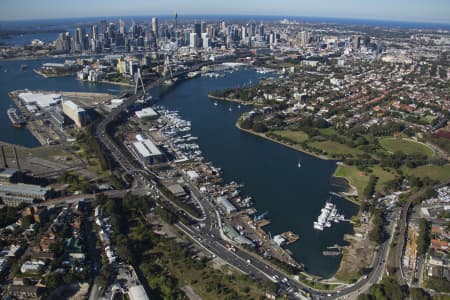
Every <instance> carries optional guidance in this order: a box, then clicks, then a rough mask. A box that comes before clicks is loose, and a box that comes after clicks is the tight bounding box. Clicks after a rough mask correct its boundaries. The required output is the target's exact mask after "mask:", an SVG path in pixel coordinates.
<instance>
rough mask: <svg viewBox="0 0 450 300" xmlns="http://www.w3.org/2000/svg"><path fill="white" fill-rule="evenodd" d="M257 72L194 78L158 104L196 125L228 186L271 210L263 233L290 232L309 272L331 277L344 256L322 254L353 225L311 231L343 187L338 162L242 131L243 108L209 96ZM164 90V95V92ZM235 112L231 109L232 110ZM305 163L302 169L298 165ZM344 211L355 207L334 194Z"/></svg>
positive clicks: (347, 212)
mask: <svg viewBox="0 0 450 300" xmlns="http://www.w3.org/2000/svg"><path fill="white" fill-rule="evenodd" d="M259 77H260V75H258V74H257V73H256V72H255V71H254V70H243V71H238V72H235V73H233V74H230V75H227V76H225V77H219V78H208V77H196V78H195V79H191V80H187V81H184V82H181V83H180V84H178V85H177V86H176V87H175V88H173V89H170V90H169V91H165V90H162V91H161V90H155V91H154V93H155V96H158V95H159V94H160V95H159V96H160V101H159V104H161V105H163V106H165V107H167V108H169V109H171V110H177V111H179V114H180V116H181V117H182V118H183V119H186V120H189V121H191V122H192V130H191V133H192V134H193V135H194V136H197V137H199V140H198V144H199V145H200V149H201V150H202V152H203V154H204V156H205V157H206V159H207V160H209V161H212V162H213V163H214V165H215V166H217V167H220V168H222V170H223V171H224V179H225V181H226V182H230V181H237V182H239V183H243V184H245V187H244V188H243V190H242V192H243V193H245V194H246V195H249V196H252V197H253V199H254V201H255V207H256V208H257V209H258V211H259V212H260V213H262V212H265V211H268V212H269V214H268V218H269V219H270V220H271V224H270V225H269V226H267V227H265V229H266V230H267V231H270V232H271V234H272V236H274V235H276V234H279V233H281V232H284V231H287V230H292V231H294V232H295V233H298V234H299V235H300V240H299V241H297V242H295V243H293V244H291V245H290V246H288V249H289V250H291V251H292V253H293V255H294V257H295V258H296V259H297V260H298V261H300V262H302V263H304V264H305V266H306V268H307V271H309V272H311V273H314V274H317V275H321V276H324V277H328V276H331V275H333V274H334V273H335V272H336V270H337V268H338V267H339V263H340V257H336V256H334V257H333V256H323V254H322V251H324V250H327V249H326V247H328V246H332V245H334V244H339V245H342V244H343V243H344V241H343V235H344V234H345V233H349V232H351V230H352V227H351V225H350V224H349V223H346V222H340V223H338V224H336V223H334V224H333V226H332V227H331V228H327V230H324V231H317V230H314V229H313V222H314V221H315V220H316V219H317V216H318V215H319V214H320V210H321V208H322V207H323V206H324V203H325V202H326V201H327V200H328V199H329V198H330V196H331V195H330V193H329V192H330V191H337V189H338V188H339V187H337V186H335V185H334V182H332V178H331V177H332V174H333V172H334V170H335V168H336V163H335V162H334V161H326V160H321V159H318V158H315V157H312V156H309V155H306V154H303V153H301V152H298V151H295V150H292V149H290V148H287V147H284V146H282V145H279V144H276V143H273V142H271V141H268V140H265V139H262V138H260V137H257V136H254V135H251V134H248V133H245V132H242V131H240V130H238V129H237V128H236V126H235V123H236V121H237V119H238V117H239V115H240V114H241V113H242V112H243V111H244V109H251V108H248V107H247V108H244V107H241V108H238V105H237V104H234V103H229V102H222V101H217V105H214V102H216V101H214V100H211V99H209V98H208V96H207V94H208V92H210V91H213V90H217V89H223V88H230V87H237V86H241V85H243V84H248V83H249V82H250V81H252V82H253V83H256V82H257V81H258V78H259ZM161 92H162V93H161ZM230 108H231V110H230ZM299 161H301V167H300V168H299V167H298V162H299ZM331 201H332V202H333V203H335V204H336V205H337V208H338V210H339V212H340V213H342V214H344V215H345V216H346V217H347V218H350V217H351V216H352V215H354V214H355V213H356V212H357V207H356V206H355V205H354V204H352V203H350V202H348V201H347V200H345V199H342V198H339V197H335V196H331Z"/></svg>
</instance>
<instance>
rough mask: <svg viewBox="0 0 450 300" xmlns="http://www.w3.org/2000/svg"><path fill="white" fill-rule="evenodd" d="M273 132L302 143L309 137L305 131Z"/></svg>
mask: <svg viewBox="0 0 450 300" xmlns="http://www.w3.org/2000/svg"><path fill="white" fill-rule="evenodd" d="M272 134H274V135H275V136H279V137H282V138H285V139H287V140H289V141H291V142H292V143H295V144H299V143H302V142H304V141H306V140H307V139H308V135H307V134H306V133H304V132H303V131H294V130H276V131H273V132H272Z"/></svg>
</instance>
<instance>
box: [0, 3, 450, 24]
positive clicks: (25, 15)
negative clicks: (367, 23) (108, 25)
mask: <svg viewBox="0 0 450 300" xmlns="http://www.w3.org/2000/svg"><path fill="white" fill-rule="evenodd" d="M175 11H176V12H178V14H179V15H180V16H182V15H183V14H184V15H192V14H197V15H199V14H213V15H220V14H228V15H229V14H236V15H242V14H246V15H249V14H251V15H280V16H284V15H285V16H317V17H338V18H358V19H383V20H402V21H431V22H445V23H450V0H271V1H269V0H0V20H13V19H58V18H66V17H95V16H137V15H141V16H142V15H148V16H151V15H169V14H172V13H174V12H175Z"/></svg>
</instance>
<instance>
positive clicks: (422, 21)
mask: <svg viewBox="0 0 450 300" xmlns="http://www.w3.org/2000/svg"><path fill="white" fill-rule="evenodd" d="M173 14H174V13H173ZM173 14H167V13H165V14H153V15H145V14H137V15H132V14H130V15H104V16H88V17H83V16H77V17H75V16H73V17H61V18H25V19H7V20H0V22H19V21H46V20H48V21H52V20H55V21H56V20H69V19H89V18H106V19H107V18H132V17H170V16H172V15H173ZM183 16H186V17H188V18H189V17H201V16H205V17H220V16H224V17H260V18H268V17H270V18H285V19H288V18H317V19H329V20H358V21H380V22H397V23H417V24H435V25H450V21H436V20H433V21H432V20H429V21H425V20H420V21H419V20H405V19H397V20H395V19H389V18H386V19H384V18H370V17H368V18H358V17H330V16H328V17H326V16H301V15H298V16H295V15H278V14H274V15H267V14H239V13H237V14H233V13H231V14H224V15H218V14H214V13H202V14H182V15H181V19H183ZM178 18H180V14H178ZM218 19H220V18H218Z"/></svg>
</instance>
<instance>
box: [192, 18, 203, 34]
mask: <svg viewBox="0 0 450 300" xmlns="http://www.w3.org/2000/svg"><path fill="white" fill-rule="evenodd" d="M193 32H195V33H196V34H197V36H201V35H202V25H201V24H200V23H198V22H197V21H196V22H195V23H194V28H193Z"/></svg>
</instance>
